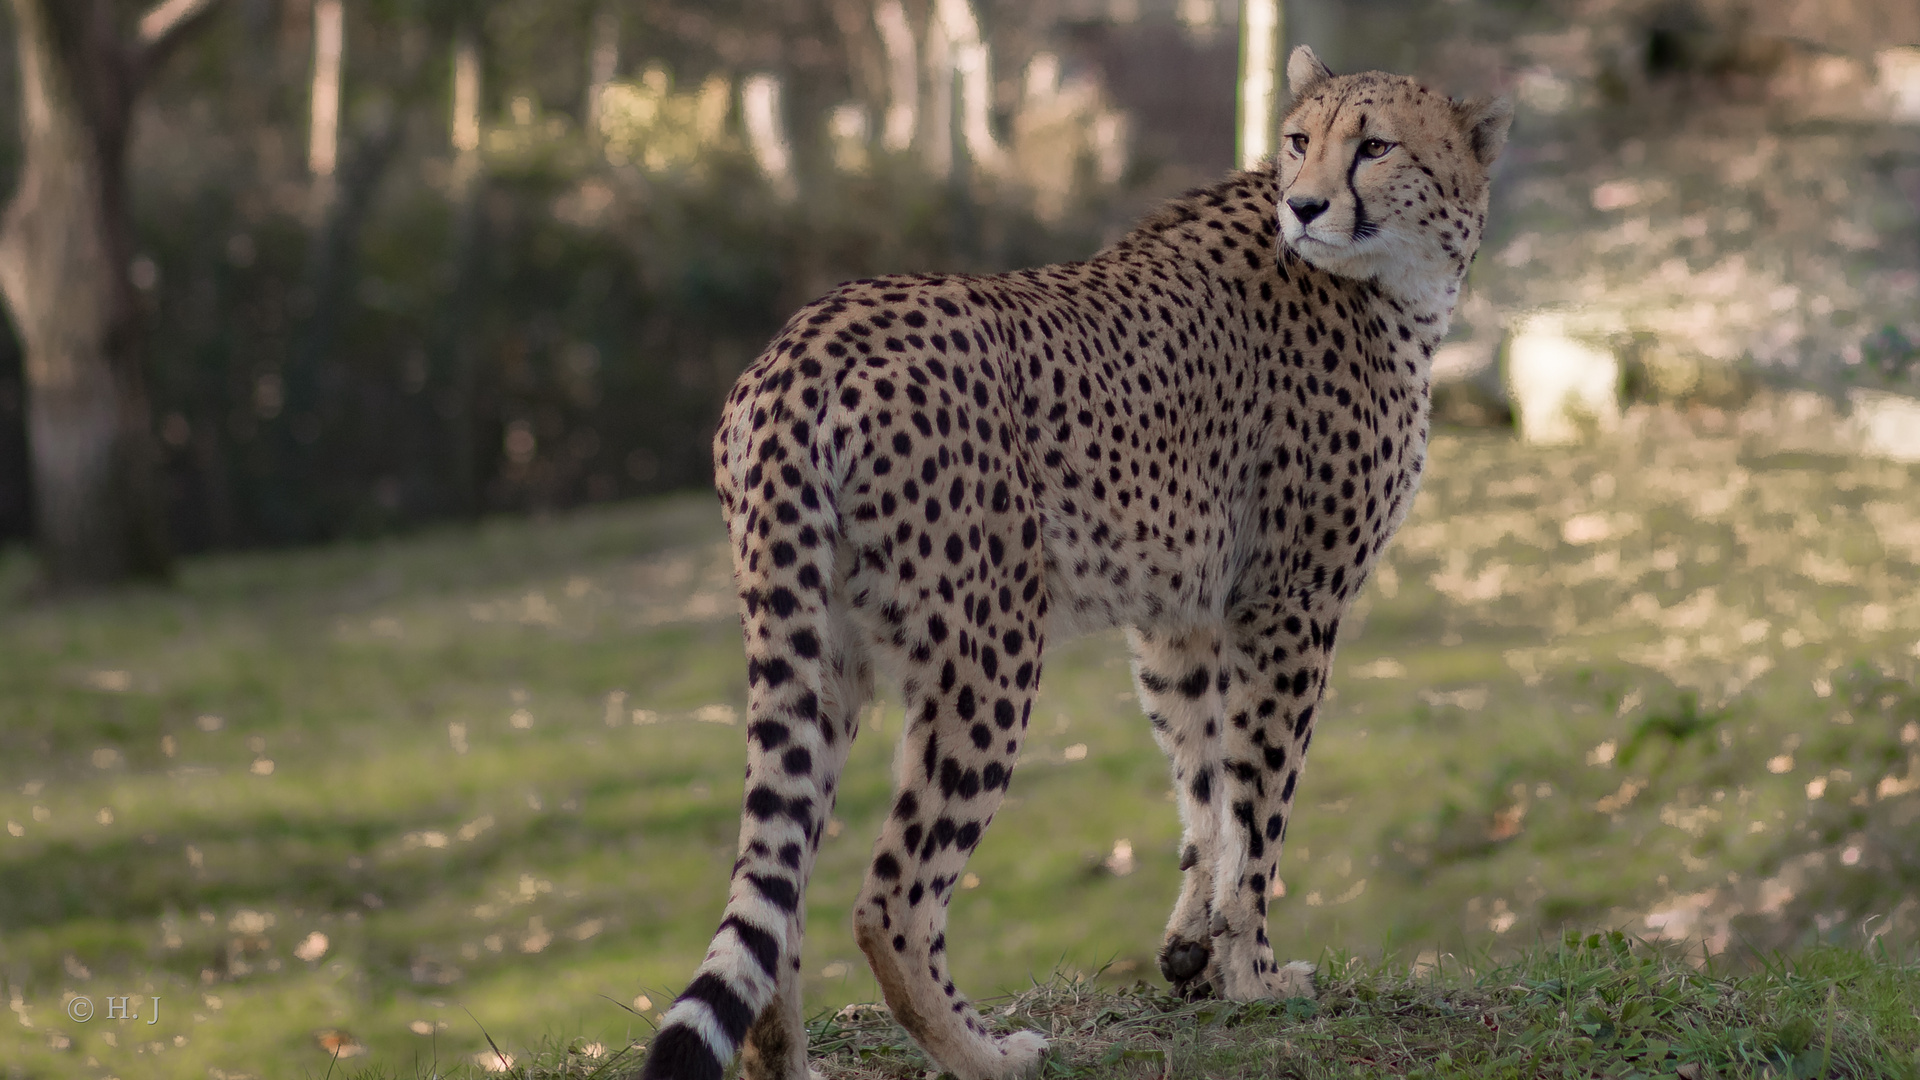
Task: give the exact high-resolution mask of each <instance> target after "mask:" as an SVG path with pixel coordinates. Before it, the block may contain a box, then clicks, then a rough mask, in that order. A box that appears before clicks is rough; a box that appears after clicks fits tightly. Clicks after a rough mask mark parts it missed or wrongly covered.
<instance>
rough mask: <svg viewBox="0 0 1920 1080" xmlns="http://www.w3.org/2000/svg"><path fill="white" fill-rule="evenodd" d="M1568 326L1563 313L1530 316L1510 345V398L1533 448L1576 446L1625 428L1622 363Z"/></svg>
mask: <svg viewBox="0 0 1920 1080" xmlns="http://www.w3.org/2000/svg"><path fill="white" fill-rule="evenodd" d="M1568 323H1569V320H1568V319H1567V318H1566V317H1565V316H1563V315H1560V314H1557V313H1544V314H1537V315H1530V316H1527V317H1526V318H1525V319H1523V320H1521V321H1520V322H1518V323H1517V324H1516V326H1515V328H1514V331H1513V337H1512V338H1511V339H1510V340H1509V341H1508V342H1507V361H1506V379H1507V395H1508V398H1509V399H1510V400H1511V401H1512V402H1513V410H1514V414H1515V416H1516V418H1517V419H1518V420H1519V426H1520V437H1521V438H1523V439H1525V440H1526V441H1527V442H1530V443H1542V444H1547V445H1554V444H1564V443H1574V442H1579V441H1581V440H1583V439H1585V438H1588V437H1590V436H1592V435H1595V434H1606V433H1610V432H1613V431H1616V430H1618V429H1619V427H1620V361H1619V359H1618V358H1616V357H1615V356H1614V355H1613V353H1612V352H1610V351H1608V350H1607V349H1603V348H1601V347H1600V346H1598V345H1592V344H1588V343H1587V342H1585V341H1582V340H1580V339H1578V338H1575V337H1573V336H1572V334H1571V333H1570V331H1569V326H1568Z"/></svg>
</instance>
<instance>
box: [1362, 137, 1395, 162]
mask: <svg viewBox="0 0 1920 1080" xmlns="http://www.w3.org/2000/svg"><path fill="white" fill-rule="evenodd" d="M1393 146H1394V144H1392V143H1390V142H1388V141H1386V140H1385V139H1367V140H1365V141H1364V142H1362V143H1361V144H1360V156H1361V157H1363V158H1378V157H1386V156H1387V151H1389V150H1391V149H1393Z"/></svg>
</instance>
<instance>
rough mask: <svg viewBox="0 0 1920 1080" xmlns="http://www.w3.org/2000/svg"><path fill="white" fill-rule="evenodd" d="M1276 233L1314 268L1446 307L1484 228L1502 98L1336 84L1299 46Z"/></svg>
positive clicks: (1394, 80)
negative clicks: (1453, 96)
mask: <svg viewBox="0 0 1920 1080" xmlns="http://www.w3.org/2000/svg"><path fill="white" fill-rule="evenodd" d="M1287 82H1288V86H1289V88H1290V89H1291V90H1292V91H1293V107H1292V108H1291V109H1290V110H1289V111H1288V113H1287V117H1286V120H1285V121H1284V123H1283V125H1282V128H1281V145H1280V155H1279V175H1280V196H1281V197H1280V204H1281V205H1280V211H1279V212H1280V231H1281V235H1282V236H1284V237H1285V239H1286V243H1287V246H1288V247H1291V248H1292V249H1293V250H1294V251H1295V252H1297V253H1298V254H1299V255H1300V256H1301V257H1302V258H1304V259H1306V260H1307V261H1308V262H1309V263H1312V264H1313V265H1315V266H1317V267H1319V268H1320V269H1322V270H1326V271H1328V272H1329V273H1334V274H1339V275H1341V276H1342V277H1352V278H1360V279H1367V278H1376V279H1379V281H1380V283H1381V285H1382V286H1383V287H1385V288H1387V289H1389V290H1390V291H1392V292H1396V293H1399V294H1401V295H1402V296H1403V297H1405V298H1408V299H1413V300H1416V301H1418V300H1423V299H1431V300H1435V301H1438V300H1440V299H1441V296H1440V295H1438V294H1444V300H1445V304H1444V306H1445V307H1446V308H1449V309H1450V308H1451V306H1452V295H1453V293H1454V292H1455V290H1456V289H1457V288H1458V284H1459V281H1460V278H1461V276H1462V275H1464V274H1465V273H1466V268H1467V264H1468V262H1470V261H1471V260H1472V258H1473V254H1474V252H1475V251H1476V250H1478V249H1479V246H1480V234H1481V230H1482V228H1483V227H1484V225H1485V223H1486V213H1487V187H1488V177H1489V172H1490V169H1491V167H1492V165H1493V162H1494V159H1495V158H1497V157H1499V155H1500V149H1501V147H1502V146H1504V145H1505V144H1506V141H1507V126H1508V124H1509V123H1510V122H1511V120H1512V119H1513V106H1512V105H1511V104H1510V103H1508V102H1507V100H1506V99H1504V98H1500V99H1494V100H1472V101H1451V100H1448V99H1447V98H1446V97H1444V96H1442V95H1440V94H1435V93H1433V92H1431V91H1429V90H1427V89H1426V88H1425V87H1423V86H1421V85H1420V84H1419V83H1416V82H1414V81H1413V80H1412V79H1409V78H1407V77H1405V76H1402V75H1389V74H1386V73H1384V72H1378V71H1368V72H1362V73H1360V74H1357V75H1335V74H1334V73H1333V72H1332V71H1329V70H1328V69H1327V66H1326V65H1325V64H1323V63H1321V62H1320V58H1319V57H1317V56H1315V55H1314V54H1313V50H1312V49H1310V48H1308V47H1306V46H1305V45H1302V46H1300V47H1299V48H1297V49H1295V50H1294V51H1293V55H1292V57H1291V58H1289V59H1288V61H1287Z"/></svg>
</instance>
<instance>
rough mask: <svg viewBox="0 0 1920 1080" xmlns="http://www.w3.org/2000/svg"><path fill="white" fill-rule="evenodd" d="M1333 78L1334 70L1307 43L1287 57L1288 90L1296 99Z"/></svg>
mask: <svg viewBox="0 0 1920 1080" xmlns="http://www.w3.org/2000/svg"><path fill="white" fill-rule="evenodd" d="M1331 78H1333V72H1332V71H1331V70H1329V69H1328V68H1327V65H1325V64H1323V63H1321V62H1320V58H1319V57H1317V56H1315V55H1313V50H1312V49H1310V48H1308V47H1307V46H1305V45H1302V46H1300V47H1299V48H1297V49H1295V50H1293V55H1292V56H1289V57H1287V91H1288V92H1289V93H1291V94H1292V95H1293V100H1295V101H1299V100H1300V99H1301V98H1302V97H1305V96H1306V95H1307V93H1308V92H1309V91H1311V90H1312V89H1313V88H1314V87H1316V86H1319V85H1320V84H1321V83H1322V82H1325V81H1326V80H1328V79H1331Z"/></svg>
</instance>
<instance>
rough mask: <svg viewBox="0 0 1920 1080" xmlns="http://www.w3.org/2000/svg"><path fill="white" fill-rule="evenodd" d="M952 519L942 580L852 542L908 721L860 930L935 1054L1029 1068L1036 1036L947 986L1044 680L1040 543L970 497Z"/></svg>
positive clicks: (954, 1063) (996, 1076) (976, 1074)
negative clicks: (961, 910)
mask: <svg viewBox="0 0 1920 1080" xmlns="http://www.w3.org/2000/svg"><path fill="white" fill-rule="evenodd" d="M1009 479H1011V477H1009ZM991 480H992V478H989V481H988V482H989V483H991ZM956 490H958V487H957V486H956ZM968 511H973V512H972V513H971V514H969V513H968ZM952 517H953V518H955V519H957V520H953V521H952V522H951V523H949V521H948V519H947V518H946V517H944V516H943V518H942V520H941V522H940V525H941V528H940V530H939V531H940V532H944V533H946V534H947V536H948V537H951V538H952V539H949V540H947V543H946V545H945V546H946V547H947V550H948V551H949V552H951V553H952V556H951V557H950V560H949V566H948V567H947V568H945V570H946V572H947V574H949V575H950V576H949V577H948V578H946V579H945V580H946V581H949V582H951V583H952V585H953V588H951V589H947V588H939V589H923V588H921V587H919V582H918V581H914V582H910V583H908V584H905V585H902V584H901V580H902V577H903V576H904V575H902V574H900V573H899V571H898V570H897V569H896V568H895V567H894V566H892V565H889V563H888V561H887V558H886V556H885V555H884V554H881V552H883V551H884V550H885V549H884V548H881V546H880V545H878V544H875V545H871V546H870V545H867V544H861V543H859V542H858V541H857V540H856V546H857V547H858V549H859V550H861V551H862V553H863V554H862V559H861V564H860V565H861V569H860V570H859V571H858V572H856V574H855V575H854V578H853V580H852V581H850V582H849V586H848V590H847V591H848V593H849V595H852V596H855V597H866V598H867V607H866V609H865V610H866V613H867V614H868V615H869V617H870V618H871V620H872V621H873V622H874V623H875V626H874V629H875V631H876V633H877V634H878V633H882V632H884V633H885V637H882V638H880V640H879V641H878V642H877V643H876V644H875V646H874V648H875V660H876V663H877V666H879V667H880V668H882V669H883V670H889V669H890V670H893V671H898V672H900V673H901V688H902V691H903V695H904V697H905V698H906V705H907V711H906V715H907V724H906V729H905V730H904V731H903V732H902V733H901V740H902V742H901V748H900V754H899V757H898V759H897V760H898V761H899V775H898V777H897V778H896V793H895V796H894V803H893V810H892V813H891V814H889V815H888V819H887V823H886V825H885V827H884V828H883V829H882V831H881V834H880V837H879V839H878V840H876V841H875V842H874V848H873V862H872V864H871V865H870V866H869V867H868V870H867V877H866V882H865V884H864V885H863V886H862V887H861V890H860V899H859V901H858V902H857V904H856V906H855V908H854V914H853V925H854V939H855V940H856V941H857V942H858V943H859V945H860V949H861V951H862V952H864V953H865V954H866V956H867V962H868V964H869V965H870V966H871V967H872V968H873V973H874V975H875V977H876V978H877V979H878V980H879V983H880V988H881V991H882V993H883V994H884V995H885V997H886V1001H887V1006H888V1008H889V1009H890V1010H892V1012H893V1016H894V1019H895V1020H897V1021H899V1023H900V1025H901V1026H902V1027H904V1028H906V1029H907V1031H908V1032H909V1033H910V1034H912V1036H913V1037H914V1040H915V1041H917V1042H918V1043H919V1044H920V1046H921V1048H922V1049H924V1050H925V1051H926V1052H927V1055H928V1056H929V1057H931V1058H932V1059H933V1061H934V1062H935V1064H937V1065H938V1066H939V1067H940V1068H941V1069H942V1070H945V1071H947V1072H950V1073H952V1074H954V1075H955V1076H957V1077H959V1078H960V1080H1014V1078H1017V1077H1027V1076H1032V1075H1034V1074H1035V1073H1037V1072H1038V1071H1039V1068H1040V1066H1041V1063H1042V1060H1043V1058H1044V1057H1045V1054H1046V1047H1047V1042H1046V1039H1045V1038H1044V1037H1042V1036H1041V1035H1040V1034H1039V1033H1037V1032H1032V1031H1019V1032H1013V1033H1011V1034H1005V1035H996V1034H994V1033H993V1032H991V1031H990V1030H989V1028H988V1026H987V1023H986V1021H985V1020H983V1019H982V1018H981V1016H980V1015H979V1013H978V1012H976V1011H975V1010H974V1008H973V1006H971V1005H970V1004H968V1003H967V999H966V996H965V995H964V994H962V993H960V992H959V990H957V989H956V988H955V987H954V984H953V979H952V978H951V977H950V975H949V970H950V969H949V967H948V963H947V945H948V943H947V935H946V923H947V903H948V901H950V900H951V899H952V898H953V893H954V889H955V885H956V883H957V882H958V881H959V880H960V876H961V873H962V871H964V870H965V868H966V864H967V858H968V856H970V855H971V854H972V853H973V849H974V847H975V846H977V845H978V844H979V843H980V840H981V837H982V836H983V835H984V833H985V830H986V828H987V826H988V825H989V824H990V823H991V822H992V820H993V814H994V811H995V810H997V809H998V808H999V806H1000V801H1001V798H1002V796H1003V795H1004V794H1005V792H1006V789H1007V785H1008V782H1009V781H1010V780H1011V778H1012V775H1013V765H1014V761H1015V760H1016V759H1017V758H1018V757H1019V754H1020V745H1021V742H1022V741H1023V739H1024V736H1025V734H1026V729H1027V722H1028V719H1029V716H1030V713H1031V710H1032V707H1033V698H1034V694H1035V693H1036V692H1037V691H1038V689H1039V679H1040V652H1041V645H1042V641H1041V635H1042V633H1043V629H1042V628H1043V626H1044V622H1045V618H1046V591H1045V588H1044V585H1037V584H1035V581H1036V576H1037V574H1038V572H1039V570H1040V566H1039V561H1040V558H1041V555H1040V550H1039V548H1038V544H1037V537H1038V528H1037V523H1034V522H1033V521H1032V519H1031V518H1026V519H1023V518H1022V517H1021V516H1020V515H1018V514H990V513H986V512H984V508H980V507H977V506H968V507H963V509H962V511H961V513H959V514H954V515H952ZM929 531H933V530H929ZM963 538H966V539H963ZM974 538H978V539H974ZM894 550H895V551H903V550H908V549H906V548H905V546H904V545H901V546H899V547H896V548H895V549H894ZM869 551H871V552H874V557H872V558H868V557H867V554H866V553H867V552H869ZM922 573H926V571H922ZM943 594H944V595H943Z"/></svg>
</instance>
